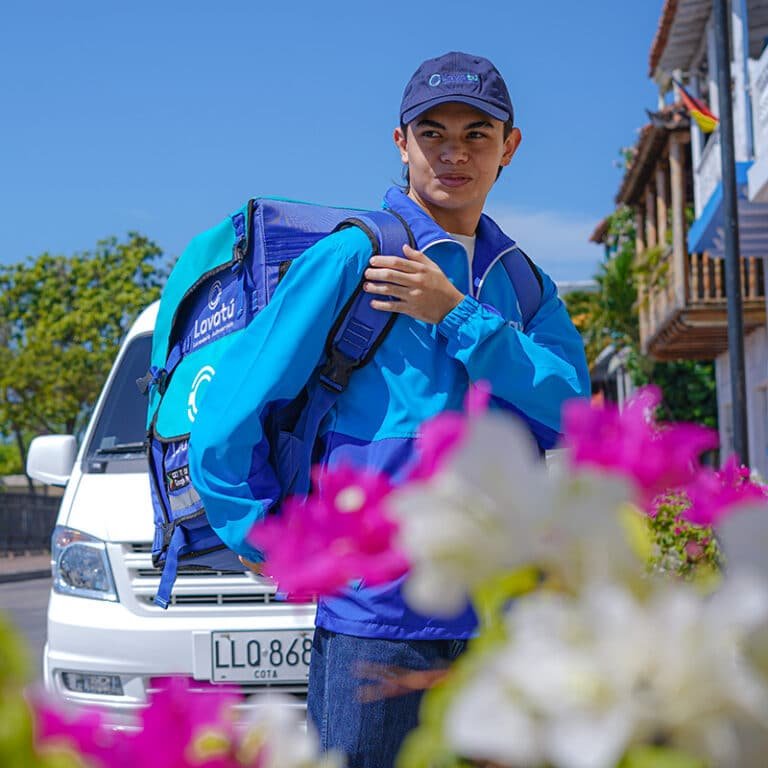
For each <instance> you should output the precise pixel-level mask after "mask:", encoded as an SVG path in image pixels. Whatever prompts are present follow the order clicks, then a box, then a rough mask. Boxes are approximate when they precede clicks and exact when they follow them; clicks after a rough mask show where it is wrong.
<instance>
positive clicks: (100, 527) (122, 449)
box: [27, 303, 315, 727]
mask: <svg viewBox="0 0 768 768" xmlns="http://www.w3.org/2000/svg"><path fill="white" fill-rule="evenodd" d="M157 308H158V303H155V304H153V305H152V306H150V307H148V308H147V309H146V310H144V312H143V313H142V314H141V316H140V317H139V318H138V319H137V320H136V322H135V323H134V325H133V327H132V328H131V330H130V332H129V334H128V336H127V338H126V340H125V343H124V344H123V345H122V348H121V349H120V352H119V354H118V356H117V359H116V361H115V364H114V366H113V368H112V371H111V372H110V374H109V377H108V379H107V382H106V384H105V386H104V390H103V391H102V393H101V396H100V397H99V400H98V402H97V404H96V408H95V410H94V413H93V416H92V418H91V421H90V423H89V425H88V428H87V430H86V432H85V434H84V437H83V441H82V444H81V445H80V448H79V450H78V449H77V446H76V442H75V438H74V437H73V436H72V435H52V436H51V435H49V436H45V437H38V438H36V439H35V440H33V442H32V444H31V446H30V449H29V455H28V460H27V471H28V473H29V475H30V476H31V477H33V478H35V479H37V480H40V481H42V482H44V483H47V484H50V485H66V491H65V493H64V496H63V498H62V502H61V507H60V509H59V514H58V518H57V522H56V529H55V531H54V533H53V540H52V550H51V554H52V561H53V581H52V588H51V597H50V602H49V605H48V638H47V642H46V645H45V651H44V662H43V663H44V679H45V685H46V687H47V689H48V690H49V691H51V692H53V693H55V694H56V695H58V696H61V697H63V698H64V699H67V700H69V701H72V702H75V703H79V704H97V705H99V706H101V707H102V708H105V709H106V711H107V712H108V713H109V715H108V717H109V721H110V723H111V724H112V725H114V726H116V727H120V726H126V725H130V722H131V720H132V718H131V715H132V714H134V713H135V712H136V710H137V709H138V708H139V707H141V706H142V705H143V704H144V703H145V702H146V701H147V695H148V694H149V693H150V691H151V690H152V686H153V684H154V683H153V678H157V677H161V676H166V675H184V676H187V677H190V678H194V680H196V681H206V682H213V683H230V684H235V685H237V686H239V687H240V689H241V690H242V691H243V692H244V693H245V694H249V693H252V692H255V691H257V690H261V689H264V688H265V687H271V688H279V689H280V690H281V691H283V692H286V693H291V694H294V695H295V697H296V700H297V706H304V700H305V697H306V686H307V675H308V668H309V656H310V649H311V646H312V633H313V626H314V614H315V606H314V604H309V603H286V602H283V601H281V600H276V599H275V592H276V590H275V585H274V583H273V582H271V581H270V580H268V579H265V578H261V577H257V576H255V575H253V574H251V573H250V572H248V573H243V572H211V571H200V570H191V569H186V570H185V568H184V567H180V568H179V575H178V578H177V580H176V584H175V586H174V588H173V596H172V601H171V605H170V607H169V608H168V609H167V610H163V609H162V608H159V607H157V606H156V605H154V603H153V602H152V601H153V597H154V595H155V592H156V590H157V587H158V584H159V581H160V572H159V571H158V570H157V569H156V568H154V567H153V566H152V559H151V546H152V538H153V513H152V502H151V500H150V490H149V477H148V473H147V463H146V458H145V454H144V447H143V443H144V438H145V434H146V431H145V421H146V408H147V401H146V398H145V397H144V396H143V395H141V394H140V393H139V390H138V388H137V386H136V379H138V378H140V377H141V376H142V375H143V374H144V373H145V372H146V371H147V369H148V368H149V360H150V350H151V343H152V329H153V327H154V323H155V319H156V317H157ZM207 689H210V686H206V685H201V686H200V687H199V690H200V692H201V694H204V693H205V691H206V690H207Z"/></svg>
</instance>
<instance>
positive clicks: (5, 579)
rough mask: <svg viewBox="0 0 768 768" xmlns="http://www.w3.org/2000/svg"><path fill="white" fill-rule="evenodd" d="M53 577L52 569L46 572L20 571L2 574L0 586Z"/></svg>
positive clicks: (0, 574) (47, 569)
mask: <svg viewBox="0 0 768 768" xmlns="http://www.w3.org/2000/svg"><path fill="white" fill-rule="evenodd" d="M50 576H51V569H50V568H46V569H45V570H44V571H20V572H18V573H0V584H6V583H9V582H12V581H31V580H32V579H47V578H50Z"/></svg>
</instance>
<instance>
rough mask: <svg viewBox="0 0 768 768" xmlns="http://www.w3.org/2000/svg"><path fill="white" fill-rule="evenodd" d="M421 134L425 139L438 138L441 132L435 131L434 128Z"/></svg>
mask: <svg viewBox="0 0 768 768" xmlns="http://www.w3.org/2000/svg"><path fill="white" fill-rule="evenodd" d="M421 135H422V136H423V137H424V138H425V139H436V138H438V137H439V136H440V134H439V133H438V132H437V131H433V130H426V131H422V132H421Z"/></svg>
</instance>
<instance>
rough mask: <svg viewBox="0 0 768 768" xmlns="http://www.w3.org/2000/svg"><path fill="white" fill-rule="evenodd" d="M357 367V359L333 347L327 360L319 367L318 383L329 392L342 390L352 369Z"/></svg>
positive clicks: (347, 382) (345, 386)
mask: <svg viewBox="0 0 768 768" xmlns="http://www.w3.org/2000/svg"><path fill="white" fill-rule="evenodd" d="M357 367H358V361H357V360H353V359H352V358H351V357H347V356H346V355H345V354H343V353H342V352H339V350H338V349H333V350H331V353H330V357H329V358H328V362H327V363H326V364H325V365H324V366H323V367H322V368H321V369H320V384H321V385H322V386H323V387H325V388H326V389H327V390H330V391H331V392H336V393H340V392H343V391H344V390H345V389H346V388H347V384H349V377H350V376H351V375H352V371H354V370H355V368H357Z"/></svg>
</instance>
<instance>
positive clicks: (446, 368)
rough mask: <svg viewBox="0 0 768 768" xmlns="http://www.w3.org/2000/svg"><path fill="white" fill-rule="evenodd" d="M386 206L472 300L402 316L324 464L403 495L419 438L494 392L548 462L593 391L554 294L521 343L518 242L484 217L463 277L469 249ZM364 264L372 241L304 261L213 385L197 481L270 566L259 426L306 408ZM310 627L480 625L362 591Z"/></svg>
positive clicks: (323, 611) (408, 635) (351, 392)
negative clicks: (421, 317)
mask: <svg viewBox="0 0 768 768" xmlns="http://www.w3.org/2000/svg"><path fill="white" fill-rule="evenodd" d="M384 205H385V207H388V208H391V209H392V210H394V211H395V212H397V213H399V214H400V215H401V216H403V217H404V218H405V219H406V221H407V222H408V223H409V225H410V226H411V229H412V230H413V233H414V235H415V238H416V244H417V247H418V248H419V250H421V251H423V252H424V253H426V255H427V256H429V258H430V259H432V260H433V261H435V262H436V263H437V264H438V265H439V266H440V268H441V269H442V270H443V272H445V274H446V275H447V276H448V278H449V279H450V280H451V281H452V282H453V284H454V285H455V286H456V287H457V288H458V289H459V290H461V291H462V292H463V293H465V294H466V298H465V299H464V300H463V301H462V302H461V303H460V304H459V305H458V306H457V307H456V308H455V309H454V310H453V311H452V312H450V313H449V314H448V315H447V316H446V317H445V318H444V319H443V321H442V322H441V323H439V324H438V325H433V324H430V323H425V322H421V321H418V320H414V319H412V318H410V317H407V316H404V315H400V316H398V318H397V320H396V322H395V323H394V325H393V327H392V330H391V331H390V333H389V335H388V336H387V337H386V339H385V340H384V342H383V344H382V345H381V346H380V347H379V349H378V351H377V352H376V354H375V355H374V357H373V359H372V360H371V362H370V363H369V364H368V365H367V366H365V367H364V368H362V369H361V370H358V371H356V372H355V373H353V374H352V377H351V379H350V383H349V386H348V388H347V389H346V391H345V392H344V393H342V395H341V396H340V398H339V400H338V402H337V403H336V405H335V406H334V408H333V409H332V410H331V412H330V413H329V414H328V416H327V417H326V419H325V420H324V422H323V424H322V425H321V429H320V438H319V440H320V446H321V455H322V459H321V461H322V462H323V463H324V464H327V465H329V466H333V465H335V464H338V463H340V462H341V463H348V464H349V463H351V464H353V465H355V466H360V467H367V468H370V469H374V470H378V471H381V472H386V473H387V474H388V475H389V476H390V477H391V478H392V480H393V482H395V483H397V482H401V481H402V480H404V479H405V478H404V475H405V474H406V471H407V467H408V464H409V462H410V461H411V459H412V458H413V454H414V448H415V443H416V440H417V438H418V435H419V427H420V425H421V423H422V422H423V421H425V420H426V419H429V418H431V417H432V416H434V415H436V414H438V413H440V412H441V411H444V410H447V409H454V410H459V409H461V407H462V403H463V400H464V396H465V394H466V392H467V388H468V385H469V383H470V381H487V382H489V383H490V385H491V392H492V398H491V406H492V407H496V408H501V409H505V410H510V411H514V412H515V413H516V414H518V415H521V416H522V417H523V418H524V420H525V421H526V423H527V424H528V426H529V428H530V430H531V431H532V433H533V434H534V436H535V437H536V439H537V441H538V443H539V445H540V446H541V447H542V448H550V447H552V446H553V445H554V443H555V441H556V439H557V437H558V433H559V428H560V410H561V406H562V404H563V402H564V401H566V400H568V399H570V398H573V397H580V396H585V395H588V393H589V391H590V384H589V374H588V370H587V365H586V360H585V356H584V346H583V343H582V340H581V337H580V336H579V334H578V332H577V331H576V329H575V328H574V326H573V324H572V323H571V320H570V318H569V317H568V313H567V311H566V309H565V306H564V305H563V303H562V301H561V300H560V299H559V298H558V296H557V291H556V288H555V285H554V283H553V282H552V280H551V279H550V278H549V277H548V276H547V275H546V274H544V273H543V272H542V273H541V276H542V280H543V295H542V299H541V304H540V306H539V309H538V311H537V312H536V314H535V315H534V316H533V317H532V318H531V319H530V321H529V322H528V324H527V327H526V328H525V329H524V330H521V327H522V317H521V312H520V307H519V305H518V301H517V297H516V295H515V291H514V288H513V285H512V282H511V280H510V278H509V276H508V274H507V271H506V270H505V269H504V267H503V265H502V264H501V263H499V261H500V257H501V255H502V254H503V253H504V252H505V251H507V250H509V249H510V248H512V247H513V246H514V241H512V240H510V239H509V238H508V237H507V236H506V235H505V234H504V233H503V232H502V231H501V230H500V229H499V227H498V226H497V225H496V224H495V223H494V222H493V221H492V220H491V219H490V218H489V217H487V216H485V215H483V217H482V218H481V220H480V224H479V226H478V229H477V241H476V245H475V255H474V260H473V263H472V269H471V274H470V265H469V259H468V258H467V253H466V250H465V249H464V247H463V246H462V245H461V244H460V243H458V242H457V241H456V240H455V239H453V238H452V237H451V236H450V235H448V234H446V232H445V231H444V230H443V229H441V228H440V226H439V225H438V224H437V223H436V222H435V221H434V220H433V219H432V218H430V217H429V216H428V215H427V214H426V213H425V212H424V211H423V210H422V209H421V208H420V207H419V206H417V205H416V204H415V203H414V202H413V201H411V200H410V198H408V197H407V196H406V195H405V194H404V193H403V192H402V191H401V190H400V189H398V188H394V187H393V188H392V189H390V190H389V191H388V192H387V194H386V197H385V203H384ZM398 255H399V254H398ZM370 256H371V244H370V241H369V240H368V238H367V237H366V236H365V234H364V233H363V232H362V231H360V230H359V229H357V228H354V227H352V228H349V229H345V230H342V231H341V232H337V233H335V234H332V235H329V236H328V237H326V238H324V239H323V240H321V241H320V242H318V243H317V244H316V245H315V246H313V247H312V248H309V249H308V250H307V251H305V252H304V253H303V254H302V255H301V256H300V257H299V258H297V259H296V260H295V261H294V263H293V265H292V266H291V268H290V269H289V270H288V272H287V274H286V276H285V278H284V279H283V280H282V282H281V283H280V285H279V288H278V289H277V291H276V292H275V294H274V296H273V298H272V301H271V302H270V303H269V304H268V305H267V306H266V308H265V309H263V310H262V311H261V313H260V315H259V316H257V317H256V318H255V319H254V321H253V322H252V323H251V325H250V326H249V327H248V328H246V329H245V330H244V331H243V332H242V334H241V335H240V338H239V340H238V341H237V342H236V344H235V346H234V347H233V348H232V349H231V354H230V355H229V356H228V357H226V358H225V359H224V360H222V361H221V363H220V366H219V370H218V371H217V375H216V376H215V377H214V379H213V381H212V382H211V384H210V385H209V389H208V391H207V393H206V397H205V408H203V409H201V411H200V413H199V415H198V418H197V421H196V422H195V425H194V427H193V430H192V434H191V437H190V450H189V458H190V472H191V475H192V480H193V482H194V484H195V488H196V489H197V490H198V492H199V494H200V496H201V497H202V499H203V502H204V504H205V508H206V511H207V514H208V518H209V521H210V523H211V525H212V526H213V528H214V529H215V530H216V532H217V533H218V535H219V536H220V537H221V539H222V540H223V541H224V542H225V543H226V544H227V545H228V546H229V547H230V548H232V549H233V550H235V551H236V552H238V553H239V554H241V555H243V556H244V557H246V558H248V559H251V560H255V561H259V560H261V559H262V556H261V554H260V553H259V552H258V551H257V550H255V549H254V548H253V547H252V546H251V545H250V544H249V543H248V542H247V540H246V537H247V534H248V532H249V530H250V529H251V527H252V526H253V525H254V523H256V522H257V521H258V520H260V519H262V518H263V517H264V515H265V514H266V513H267V511H268V510H270V509H271V508H272V507H273V506H274V504H275V502H276V500H277V499H278V498H279V495H280V488H279V484H278V482H277V479H276V478H275V475H274V473H273V472H272V470H271V468H270V464H269V445H268V443H267V440H266V437H265V431H264V429H265V421H266V419H267V418H268V416H269V414H270V413H271V412H273V411H274V410H275V409H276V408H280V407H282V406H283V405H285V404H286V403H288V402H290V401H291V400H293V399H294V398H295V397H296V396H297V395H298V394H299V393H300V392H301V390H302V388H303V387H304V386H305V384H306V383H307V381H308V380H309V379H310V377H311V376H312V374H313V372H314V371H315V369H316V368H317V366H318V365H319V364H320V362H321V361H322V359H323V356H324V347H325V342H326V338H327V336H328V333H329V331H330V329H331V327H332V326H333V323H334V321H335V320H336V318H337V316H338V315H339V313H340V312H341V310H342V308H343V307H344V305H345V304H346V302H347V300H348V299H349V297H350V296H351V295H352V293H353V291H354V290H355V288H356V287H357V285H358V284H359V282H360V278H361V276H362V274H363V272H364V270H365V269H366V267H367V266H368V260H369V258H370ZM509 460H510V462H512V461H515V457H514V456H510V457H509ZM317 625H318V626H321V627H324V628H326V629H328V630H331V631H334V632H341V633H345V634H351V635H357V636H363V637H381V638H401V639H449V638H466V637H469V636H471V634H472V633H473V631H474V629H475V625H476V619H475V616H474V613H473V612H472V610H471V608H470V607H469V606H468V607H467V609H466V611H465V612H464V613H463V614H462V615H460V616H458V617H455V618H453V619H448V620H446V619H437V618H434V617H427V616H422V615H419V614H417V613H415V612H413V611H411V610H410V609H409V608H408V607H407V605H406V604H405V603H404V601H403V599H402V597H401V595H400V583H392V584H388V585H385V586H378V587H373V588H370V587H366V586H365V585H364V584H363V585H359V586H357V587H356V588H350V589H348V590H347V591H346V592H345V593H344V594H343V595H341V596H338V597H333V598H323V599H321V600H320V602H319V605H318V611H317Z"/></svg>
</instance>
